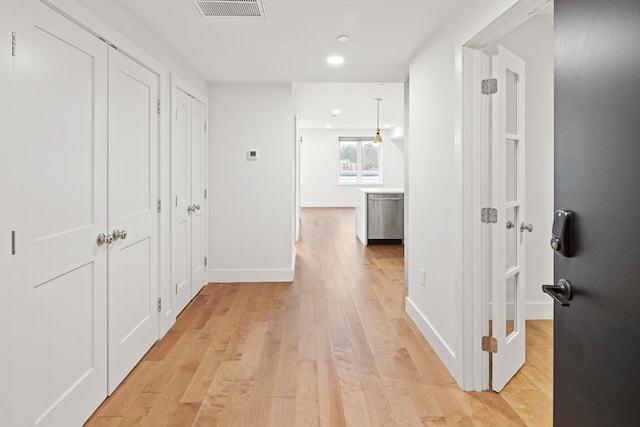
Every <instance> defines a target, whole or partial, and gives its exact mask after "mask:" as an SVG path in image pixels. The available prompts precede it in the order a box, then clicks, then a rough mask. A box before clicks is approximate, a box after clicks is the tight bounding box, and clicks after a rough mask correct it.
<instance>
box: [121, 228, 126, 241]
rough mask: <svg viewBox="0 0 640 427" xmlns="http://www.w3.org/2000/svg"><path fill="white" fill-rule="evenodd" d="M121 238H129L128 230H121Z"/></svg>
mask: <svg viewBox="0 0 640 427" xmlns="http://www.w3.org/2000/svg"><path fill="white" fill-rule="evenodd" d="M120 238H121V239H122V240H124V239H126V238H127V230H120Z"/></svg>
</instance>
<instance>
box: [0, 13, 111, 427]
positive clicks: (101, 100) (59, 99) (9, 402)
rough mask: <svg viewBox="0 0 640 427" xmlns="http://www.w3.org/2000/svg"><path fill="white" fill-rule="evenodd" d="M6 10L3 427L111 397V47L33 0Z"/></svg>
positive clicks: (76, 418)
mask: <svg viewBox="0 0 640 427" xmlns="http://www.w3.org/2000/svg"><path fill="white" fill-rule="evenodd" d="M1 8H2V11H1V13H0V19H1V20H2V21H1V22H0V28H2V29H3V30H2V45H4V46H8V45H9V44H6V43H7V42H9V43H10V40H8V39H7V31H5V30H6V29H7V28H11V29H12V30H13V31H15V32H16V35H17V38H18V40H19V43H18V44H17V46H18V49H17V51H16V56H11V51H10V50H8V49H2V51H1V52H0V61H1V65H0V66H1V67H2V70H1V72H2V79H0V92H1V93H2V96H1V97H0V105H1V106H0V115H1V119H0V121H1V122H2V127H1V128H2V130H1V132H2V137H1V138H0V141H1V142H0V151H1V153H0V197H1V198H2V203H0V226H1V232H2V241H3V247H4V248H10V247H11V244H10V240H5V239H6V238H7V236H10V235H11V231H12V230H13V231H15V254H14V255H12V254H11V251H8V250H3V251H2V252H1V253H0V262H1V265H2V282H3V283H2V284H0V378H2V381H0V425H11V426H13V425H35V424H38V425H42V426H48V425H80V424H82V423H83V422H84V420H85V419H86V418H87V417H89V416H90V414H91V413H92V412H93V410H94V409H95V408H96V407H97V406H98V405H99V404H100V402H101V401H102V400H103V399H104V398H105V397H106V392H107V390H106V375H107V369H106V368H107V361H106V354H107V348H106V342H107V341H106V334H107V324H106V300H107V249H106V247H105V246H98V245H97V243H96V237H97V235H98V234H99V233H103V232H105V231H106V226H107V218H106V212H107V204H106V201H107V183H106V176H107V175H106V163H105V162H104V159H105V158H106V154H107V141H106V134H107V129H106V105H107V76H106V71H107V47H106V45H105V44H104V43H102V42H101V41H99V40H98V39H97V38H95V37H94V36H92V35H90V34H89V33H87V32H86V31H84V30H82V29H81V28H79V27H78V26H76V25H75V24H73V23H71V22H70V21H68V20H67V19H66V18H64V17H62V16H61V15H59V14H57V13H56V12H54V11H52V10H51V9H50V8H48V7H47V6H45V5H43V4H42V3H40V2H2V6H1ZM8 34H9V36H10V33H8ZM4 243H7V244H6V245H5V244H4ZM25 402H28V404H25Z"/></svg>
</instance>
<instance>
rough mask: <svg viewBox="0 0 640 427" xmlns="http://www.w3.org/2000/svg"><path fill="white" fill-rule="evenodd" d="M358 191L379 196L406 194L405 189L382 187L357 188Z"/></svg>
mask: <svg viewBox="0 0 640 427" xmlns="http://www.w3.org/2000/svg"><path fill="white" fill-rule="evenodd" d="M357 190H358V191H360V192H362V193H365V194H370V193H378V194H404V188H380V187H370V188H367V187H361V188H357Z"/></svg>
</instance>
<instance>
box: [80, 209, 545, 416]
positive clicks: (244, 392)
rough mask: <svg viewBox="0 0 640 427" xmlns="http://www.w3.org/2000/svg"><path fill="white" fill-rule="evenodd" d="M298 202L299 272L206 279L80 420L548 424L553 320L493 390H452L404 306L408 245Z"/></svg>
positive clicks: (348, 217)
mask: <svg viewBox="0 0 640 427" xmlns="http://www.w3.org/2000/svg"><path fill="white" fill-rule="evenodd" d="M354 227H355V226H354V212H353V209H348V208H314V209H303V210H302V224H301V234H300V241H299V242H298V246H297V250H298V253H297V262H296V275H295V281H294V282H293V283H225V284H209V285H208V286H206V287H205V288H204V289H203V290H202V291H201V292H200V294H199V295H197V296H196V297H195V298H194V300H193V301H192V302H191V303H190V304H189V305H188V306H187V308H186V309H185V310H184V311H183V312H182V314H181V315H180V316H179V317H178V320H177V322H176V324H175V325H174V326H173V328H172V329H171V330H170V331H169V332H168V333H167V335H166V336H165V337H164V339H162V340H161V341H159V342H158V343H156V344H155V345H154V347H153V348H152V349H151V350H150V351H149V353H148V354H147V355H146V356H145V357H144V359H143V360H142V361H141V362H140V363H139V364H138V365H137V366H136V368H135V369H134V370H133V372H132V373H131V374H130V375H129V376H128V377H127V378H126V379H125V381H124V382H123V383H122V384H121V385H120V387H118V389H117V390H116V391H115V393H114V394H113V395H112V396H111V397H109V398H108V399H107V400H105V402H104V403H103V404H102V405H101V406H100V408H99V409H98V410H97V411H96V413H95V414H94V415H93V417H92V418H91V419H90V420H89V421H88V422H87V423H86V426H154V427H156V426H172V427H177V426H180V427H182V426H191V425H193V426H217V425H224V426H231V425H233V426H252V427H254V426H260V427H262V426H278V427H280V426H316V425H317V426H355V427H364V426H444V425H450V426H459V425H468V426H524V425H531V426H533V425H536V426H538V425H539V426H549V425H551V410H552V408H551V405H550V402H551V398H552V396H551V375H550V372H551V365H552V357H551V355H552V350H551V349H552V347H551V346H552V338H551V333H552V327H551V325H552V323H551V322H550V321H536V322H527V334H528V335H527V351H528V353H527V364H526V365H525V367H523V368H522V370H521V372H520V373H519V374H518V376H517V377H516V378H515V379H514V380H513V381H512V383H511V384H509V385H508V386H507V387H506V388H505V390H504V391H503V393H501V394H500V395H498V394H496V393H493V392H482V393H464V392H462V391H460V389H459V388H458V386H457V385H456V384H455V382H454V380H453V379H452V377H451V376H450V375H449V373H448V372H447V371H446V369H445V368H444V366H443V365H442V363H440V361H439V360H438V358H437V356H436V355H435V353H434V352H433V351H432V350H431V348H430V347H429V345H428V344H427V343H426V341H425V340H424V338H423V337H422V336H421V335H420V333H419V331H418V330H417V328H416V327H415V326H414V325H413V323H412V322H411V320H410V319H409V317H408V316H407V315H406V313H405V311H404V298H405V291H404V288H403V286H402V284H403V276H404V266H403V246H402V245H372V246H368V247H364V246H362V245H361V244H360V242H358V240H357V239H356V236H355V232H354Z"/></svg>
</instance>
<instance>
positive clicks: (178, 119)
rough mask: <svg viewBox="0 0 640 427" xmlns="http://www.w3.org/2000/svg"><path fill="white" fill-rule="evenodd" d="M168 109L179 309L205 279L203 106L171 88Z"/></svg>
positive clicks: (173, 256) (174, 302) (174, 277)
mask: <svg viewBox="0 0 640 427" xmlns="http://www.w3.org/2000/svg"><path fill="white" fill-rule="evenodd" d="M172 113H173V127H172V138H171V181H172V203H171V218H172V227H171V249H172V250H171V260H172V263H171V265H172V268H171V278H172V284H173V289H172V294H173V299H172V307H174V308H175V310H176V312H178V313H179V312H180V311H182V309H183V308H184V307H185V306H186V305H187V304H188V303H189V301H191V299H192V298H193V297H194V296H195V295H196V294H197V293H198V291H200V289H201V288H202V287H203V286H204V285H205V284H206V283H207V274H206V258H207V204H206V202H207V199H206V194H205V192H206V179H207V173H206V170H207V169H206V165H207V138H206V134H207V130H206V107H205V105H204V104H203V103H202V102H200V101H199V100H198V99H196V98H194V97H192V96H190V95H188V94H187V93H186V92H184V91H182V90H180V89H178V88H176V89H175V91H174V96H173V111H172Z"/></svg>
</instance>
